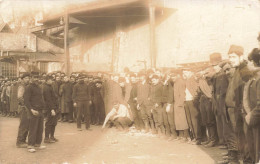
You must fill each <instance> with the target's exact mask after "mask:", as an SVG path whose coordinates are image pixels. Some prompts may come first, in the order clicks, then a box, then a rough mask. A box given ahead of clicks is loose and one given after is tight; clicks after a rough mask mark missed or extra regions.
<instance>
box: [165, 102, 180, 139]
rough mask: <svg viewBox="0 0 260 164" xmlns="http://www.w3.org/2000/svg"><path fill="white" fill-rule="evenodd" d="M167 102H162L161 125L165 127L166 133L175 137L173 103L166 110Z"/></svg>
mask: <svg viewBox="0 0 260 164" xmlns="http://www.w3.org/2000/svg"><path fill="white" fill-rule="evenodd" d="M166 107H167V103H164V104H163V111H162V113H163V125H164V127H165V131H166V135H172V136H174V137H177V133H176V127H175V121H174V111H173V105H171V109H170V111H169V112H166Z"/></svg>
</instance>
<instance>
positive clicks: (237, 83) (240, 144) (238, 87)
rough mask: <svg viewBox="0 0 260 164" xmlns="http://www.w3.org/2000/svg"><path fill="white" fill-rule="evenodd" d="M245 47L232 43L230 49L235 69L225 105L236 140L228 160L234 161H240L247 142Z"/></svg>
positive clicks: (229, 150)
mask: <svg viewBox="0 0 260 164" xmlns="http://www.w3.org/2000/svg"><path fill="white" fill-rule="evenodd" d="M243 54H244V49H243V47H241V46H237V45H231V46H230V48H229V51H228V56H229V62H230V64H231V66H232V67H233V68H234V69H235V71H234V73H233V76H232V78H231V79H230V81H229V84H228V88H227V92H226V97H225V105H226V108H227V114H228V118H229V121H230V123H231V125H232V130H233V131H234V132H235V136H234V137H235V142H234V144H232V145H230V146H229V148H228V154H227V155H228V156H227V160H228V161H229V162H233V163H239V161H238V159H239V157H238V154H239V153H238V151H239V152H240V154H241V157H243V154H244V153H245V152H244V150H245V149H244V148H245V147H244V146H245V145H246V144H245V143H246V142H245V134H244V132H243V121H242V120H243V119H242V108H243V105H242V102H243V101H242V100H243V87H244V82H243V80H242V77H241V72H243V70H245V69H247V62H246V61H244V59H243Z"/></svg>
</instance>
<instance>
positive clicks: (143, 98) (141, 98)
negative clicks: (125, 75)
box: [137, 71, 155, 132]
mask: <svg viewBox="0 0 260 164" xmlns="http://www.w3.org/2000/svg"><path fill="white" fill-rule="evenodd" d="M138 76H139V79H140V82H139V84H138V85H137V110H140V111H141V116H142V120H143V122H144V125H145V131H146V132H149V131H150V130H151V129H152V130H153V131H155V130H154V128H155V127H154V122H153V118H152V112H151V105H150V103H149V101H148V98H149V94H150V84H149V82H148V81H147V77H146V74H145V72H143V71H141V72H139V74H138Z"/></svg>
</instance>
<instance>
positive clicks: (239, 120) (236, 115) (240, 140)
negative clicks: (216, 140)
mask: <svg viewBox="0 0 260 164" xmlns="http://www.w3.org/2000/svg"><path fill="white" fill-rule="evenodd" d="M228 115H229V119H230V123H231V125H232V128H233V130H234V133H235V136H236V143H237V149H238V151H239V153H240V155H241V158H242V159H245V156H246V155H247V150H246V149H245V145H246V137H245V133H244V129H243V127H244V121H243V116H242V113H241V112H240V111H239V110H238V109H235V108H228Z"/></svg>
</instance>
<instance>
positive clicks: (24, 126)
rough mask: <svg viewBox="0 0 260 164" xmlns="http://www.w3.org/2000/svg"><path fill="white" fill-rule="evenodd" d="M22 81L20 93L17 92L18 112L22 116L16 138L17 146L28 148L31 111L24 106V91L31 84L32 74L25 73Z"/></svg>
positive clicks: (19, 87)
mask: <svg viewBox="0 0 260 164" xmlns="http://www.w3.org/2000/svg"><path fill="white" fill-rule="evenodd" d="M21 79H22V82H21V83H20V84H19V86H18V93H17V99H18V113H19V116H20V124H19V128H18V135H17V140H16V146H17V147H18V148H26V147H27V144H26V138H27V135H28V130H29V120H28V114H29V111H28V110H27V109H26V107H25V106H24V91H25V87H26V86H27V85H28V84H29V81H30V74H29V73H24V74H23V75H22V76H21Z"/></svg>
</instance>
